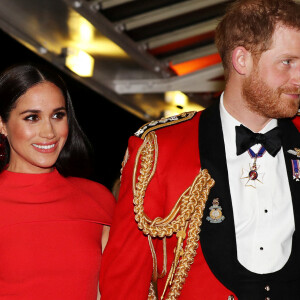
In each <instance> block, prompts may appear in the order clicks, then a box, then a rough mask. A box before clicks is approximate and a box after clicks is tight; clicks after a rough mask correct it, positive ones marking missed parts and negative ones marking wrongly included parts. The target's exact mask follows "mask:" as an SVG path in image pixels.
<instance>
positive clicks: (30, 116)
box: [24, 115, 39, 122]
mask: <svg viewBox="0 0 300 300" xmlns="http://www.w3.org/2000/svg"><path fill="white" fill-rule="evenodd" d="M24 120H25V121H31V122H35V121H38V120H39V117H38V115H29V116H26V117H25V118H24Z"/></svg>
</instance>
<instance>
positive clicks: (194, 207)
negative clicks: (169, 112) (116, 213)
mask: <svg viewBox="0 0 300 300" xmlns="http://www.w3.org/2000/svg"><path fill="white" fill-rule="evenodd" d="M157 157H158V144H157V139H156V134H155V133H154V132H150V133H149V134H148V135H147V136H146V138H145V140H144V143H143V144H142V146H141V147H140V149H139V151H138V153H137V156H136V161H135V168H134V174H133V193H134V199H133V203H134V213H135V220H136V222H137V223H138V228H139V229H140V230H142V231H143V233H144V234H145V235H146V236H148V240H149V245H150V249H151V253H152V257H153V274H152V282H151V285H150V289H149V295H148V300H154V299H158V298H157V297H158V296H157V289H156V287H157V278H161V277H163V276H164V275H165V273H166V261H167V258H166V246H165V244H164V271H163V274H161V275H159V274H157V260H156V254H155V250H154V247H153V244H152V238H156V237H160V238H164V239H166V237H170V236H172V235H173V234H176V237H177V246H176V248H175V256H174V260H173V263H172V266H171V269H170V271H169V274H168V277H167V281H166V285H165V289H164V293H163V295H162V296H161V300H162V299H165V300H171V299H172V300H175V299H178V297H179V296H180V292H181V290H182V287H183V284H184V282H185V279H186V277H187V276H188V272H189V270H190V268H191V265H192V263H193V262H194V257H195V255H196V250H197V248H198V241H199V233H200V226H201V224H202V217H203V210H204V207H205V203H206V200H207V197H208V194H209V192H210V189H211V188H212V186H213V185H214V180H213V179H212V178H211V177H210V175H209V173H208V171H207V170H201V171H200V172H199V174H198V175H197V176H196V178H195V180H194V182H193V183H192V185H191V186H190V187H189V188H188V189H187V190H186V191H185V192H184V193H183V194H182V195H181V196H180V198H179V199H178V200H177V202H176V204H175V206H174V208H173V209H172V211H171V212H170V214H169V215H168V216H167V217H165V218H164V219H163V218H160V217H157V218H155V219H154V220H151V219H150V218H149V217H148V216H147V215H146V214H145V212H144V197H145V193H146V189H147V187H148V184H149V182H150V180H151V179H152V177H153V175H154V173H155V170H156V165H157ZM139 165H140V171H139V174H137V169H138V167H139ZM137 176H138V177H137ZM186 235H187V240H186V244H185V247H183V241H184V240H185V238H186ZM168 288H169V289H168ZM167 292H168V293H167Z"/></svg>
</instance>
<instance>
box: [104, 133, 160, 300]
mask: <svg viewBox="0 0 300 300" xmlns="http://www.w3.org/2000/svg"><path fill="white" fill-rule="evenodd" d="M141 144H142V140H140V139H139V138H137V137H131V138H130V140H129V146H128V151H129V159H128V162H127V163H126V165H125V167H124V169H123V173H122V181H121V188H120V194H119V200H118V204H117V207H116V210H115V215H114V218H113V223H112V227H111V231H110V238H109V242H108V245H107V247H106V248H105V251H104V254H103V257H102V263H101V271H100V291H101V300H112V299H114V300H118V299H120V300H124V299H132V300H134V299H137V300H142V299H145V300H146V299H147V296H148V290H149V285H150V281H151V276H152V256H151V252H150V248H149V244H148V239H147V237H146V236H145V235H144V234H143V233H142V232H141V231H140V230H139V229H138V227H137V223H136V222H135V219H134V211H133V209H134V205H133V192H132V174H133V168H134V163H135V156H136V153H137V150H138V148H139V146H140V145H141ZM149 192H150V194H151V195H150V197H155V196H156V195H155V191H149ZM147 193H148V190H147Z"/></svg>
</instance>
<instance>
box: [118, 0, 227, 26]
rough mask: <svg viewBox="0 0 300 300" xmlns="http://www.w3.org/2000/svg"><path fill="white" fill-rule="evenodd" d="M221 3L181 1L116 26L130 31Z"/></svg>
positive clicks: (203, 0)
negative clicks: (121, 26)
mask: <svg viewBox="0 0 300 300" xmlns="http://www.w3.org/2000/svg"><path fill="white" fill-rule="evenodd" d="M222 2H226V0H202V1H199V0H189V1H183V2H180V3H177V4H173V5H169V6H167V7H163V8H160V9H155V10H152V11H150V12H147V13H143V14H140V15H137V16H134V17H131V18H127V19H124V20H121V21H118V22H117V23H116V24H117V25H118V26H120V25H123V26H124V28H125V29H126V30H132V29H135V28H138V27H142V26H145V25H149V24H152V23H156V22H159V21H163V20H166V19H169V18H173V17H176V16H180V15H183V14H185V13H189V12H193V11H195V10H197V9H201V8H205V7H208V6H212V5H215V4H218V3H222Z"/></svg>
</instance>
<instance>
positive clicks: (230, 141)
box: [220, 92, 278, 155]
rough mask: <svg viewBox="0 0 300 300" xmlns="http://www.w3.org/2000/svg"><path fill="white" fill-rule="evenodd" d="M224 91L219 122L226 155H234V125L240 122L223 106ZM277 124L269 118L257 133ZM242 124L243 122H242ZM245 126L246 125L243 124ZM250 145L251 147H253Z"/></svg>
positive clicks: (264, 131)
mask: <svg viewBox="0 0 300 300" xmlns="http://www.w3.org/2000/svg"><path fill="white" fill-rule="evenodd" d="M223 98H224V92H223V93H222V95H221V99H220V116H221V123H222V129H223V135H224V143H225V149H226V152H227V155H233V154H234V155H236V133H235V127H236V126H240V125H241V124H242V123H241V122H239V121H238V120H237V119H235V118H234V117H233V116H232V115H230V114H229V113H228V111H227V110H226V108H225V107H224V100H223ZM277 124H278V121H277V119H271V120H270V122H268V123H267V124H266V126H265V127H264V128H263V129H262V130H260V131H259V133H266V132H268V131H269V130H271V129H273V128H275V127H276V126H277ZM243 125H244V124H243ZM244 126H245V125H244ZM245 127H247V126H245ZM253 147H254V148H256V147H259V145H254V146H253ZM253 147H252V148H253Z"/></svg>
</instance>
